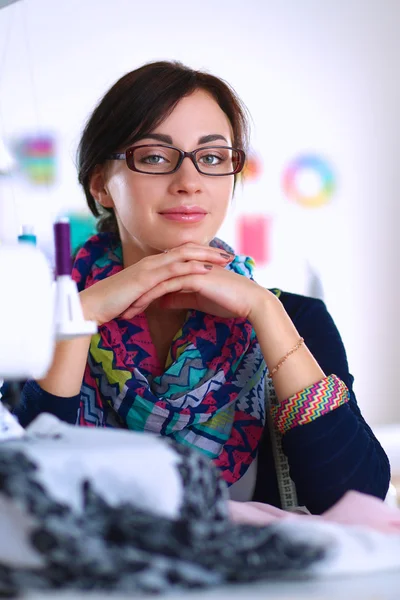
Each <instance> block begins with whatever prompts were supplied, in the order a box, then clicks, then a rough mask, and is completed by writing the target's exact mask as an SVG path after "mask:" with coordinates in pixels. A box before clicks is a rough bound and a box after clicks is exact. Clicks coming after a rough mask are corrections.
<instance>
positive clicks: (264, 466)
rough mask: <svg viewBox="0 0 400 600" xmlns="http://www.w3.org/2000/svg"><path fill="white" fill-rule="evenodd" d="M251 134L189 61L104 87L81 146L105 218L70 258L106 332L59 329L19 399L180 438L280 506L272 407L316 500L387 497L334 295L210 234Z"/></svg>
mask: <svg viewBox="0 0 400 600" xmlns="http://www.w3.org/2000/svg"><path fill="white" fill-rule="evenodd" d="M246 138H247V126H246V116H245V111H244V109H243V107H242V105H241V103H240V101H239V99H238V98H237V97H236V95H235V93H234V92H233V91H232V90H231V88H230V87H229V86H228V85H227V84H226V83H224V82H223V81H221V80H220V79H218V78H216V77H213V76H211V75H209V74H205V73H201V72H197V71H193V70H191V69H189V68H186V67H184V66H183V65H181V64H179V63H170V62H156V63H151V64H148V65H145V66H143V67H141V68H139V69H137V70H135V71H132V72H131V73H128V74H127V75H125V76H124V77H122V78H121V79H120V80H119V81H118V82H117V83H116V84H115V85H114V86H113V87H112V88H111V89H110V90H109V91H108V93H107V94H106V95H105V96H104V98H103V99H102V100H101V101H100V103H99V105H98V106H97V108H96V109H95V110H94V112H93V114H92V115H91V117H90V118H89V120H88V123H87V125H86V128H85V130H84V132H83V136H82V139H81V142H80V147H79V180H80V183H81V184H82V186H83V189H84V191H85V194H86V198H87V202H88V205H89V207H90V209H91V211H92V212H93V214H94V215H95V216H96V217H99V232H100V233H99V235H98V236H94V237H93V238H91V239H90V240H88V242H87V243H86V244H85V246H84V247H83V248H82V249H81V250H80V252H79V253H78V256H77V258H76V261H75V265H74V270H73V277H74V278H75V280H76V281H77V283H78V288H79V290H80V298H81V302H82V307H83V311H84V315H85V317H86V318H87V319H89V320H94V321H96V322H97V323H98V326H99V334H97V335H96V336H93V338H91V339H89V338H81V339H74V340H71V341H63V342H59V343H58V344H57V347H56V351H55V356H54V361H53V364H52V366H51V368H50V370H49V372H48V373H47V375H46V377H45V378H44V379H43V380H41V381H38V382H29V383H27V384H26V386H25V389H24V393H23V399H22V403H21V405H20V407H19V409H18V411H17V414H18V416H19V418H20V421H21V423H22V424H23V425H26V424H28V423H29V422H30V420H32V418H34V416H36V414H38V413H39V412H41V411H48V412H52V413H54V414H56V415H57V416H59V417H60V418H62V419H64V420H66V421H68V422H71V423H77V424H80V425H84V426H85V425H86V426H99V427H104V426H114V427H125V428H126V427H127V428H129V429H132V430H136V431H153V432H155V433H157V434H159V435H166V436H169V437H172V438H174V439H175V440H176V441H177V442H180V443H182V444H184V445H186V446H192V447H196V448H198V449H199V450H200V451H201V452H203V453H204V454H206V455H207V456H209V457H210V459H212V460H213V461H214V463H215V464H216V465H217V466H218V467H219V469H220V471H221V475H222V477H223V478H224V479H225V481H226V482H227V483H228V485H229V486H230V490H231V497H232V498H234V499H240V500H250V499H254V500H258V501H261V502H265V503H269V504H273V505H275V506H281V505H282V501H281V499H280V496H279V490H278V480H277V471H276V467H275V462H276V461H275V460H274V448H273V443H272V442H273V437H271V435H272V436H273V433H271V432H272V428H271V427H267V426H266V422H268V417H269V416H270V415H272V418H273V421H274V428H275V429H276V430H278V431H279V432H280V433H281V434H282V436H283V438H282V444H283V450H284V453H285V454H286V456H287V459H288V462H289V466H290V475H291V478H292V480H293V481H294V482H295V484H296V489H297V494H298V500H299V502H300V504H303V505H305V506H306V507H307V508H308V509H309V510H310V511H311V512H312V513H321V512H323V511H324V510H327V509H328V508H329V507H330V506H332V505H333V504H334V503H335V502H336V501H337V500H338V499H339V498H341V497H342V496H343V495H344V493H345V492H346V491H348V490H358V491H361V492H365V493H369V494H372V495H376V496H378V497H381V498H384V496H385V494H386V492H387V489H388V485H389V478H390V472H389V464H388V460H387V457H386V455H385V453H384V451H383V450H382V448H381V446H380V445H379V443H378V441H377V440H376V438H375V437H374V435H373V433H372V431H371V429H370V428H369V427H368V425H367V424H366V423H365V421H364V420H363V418H362V416H361V414H360V411H359V409H358V407H357V403H356V399H355V396H354V393H353V391H352V377H351V375H350V374H349V372H348V366H347V360H346V355H345V350H344V348H343V345H342V342H341V339H340V336H339V334H338V332H337V329H336V327H335V325H334V323H333V321H332V319H331V317H330V315H329V314H328V312H327V310H326V308H325V306H324V304H323V303H322V302H321V301H318V300H314V299H311V298H306V297H301V296H298V295H294V294H288V293H283V292H282V293H281V292H279V291H276V290H275V291H270V290H267V289H264V288H263V287H261V286H259V285H258V284H257V283H256V282H255V281H254V280H253V279H252V276H251V272H252V266H253V265H252V261H251V259H249V258H248V257H240V256H235V255H234V254H233V251H232V250H231V249H230V248H229V247H228V246H227V245H226V244H225V243H224V242H222V241H220V240H219V239H218V238H216V237H215V236H216V234H217V232H218V230H219V228H220V226H221V224H222V222H223V220H224V217H225V215H226V212H227V210H228V208H229V205H230V201H231V198H232V194H233V191H234V187H235V180H236V176H237V174H238V173H239V172H240V170H241V169H242V168H243V164H244V160H245V154H244V151H245V149H246ZM271 382H273V391H274V395H275V396H274V397H275V398H276V401H275V403H274V404H273V405H272V406H267V410H265V397H266V395H268V390H271V385H270V384H271ZM266 413H267V414H266ZM275 458H276V457H275ZM286 491H288V490H286ZM281 492H282V486H281ZM283 492H284V493H285V489H284V486H283Z"/></svg>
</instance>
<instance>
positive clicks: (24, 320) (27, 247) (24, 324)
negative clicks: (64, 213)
mask: <svg viewBox="0 0 400 600" xmlns="http://www.w3.org/2000/svg"><path fill="white" fill-rule="evenodd" d="M54 239H55V255H56V268H55V278H54V276H53V273H52V270H51V267H50V265H49V264H48V262H47V260H46V258H45V257H44V255H43V254H42V253H41V252H40V250H38V249H37V248H36V247H34V246H32V245H31V244H27V243H23V244H15V245H4V246H0V282H1V283H2V285H1V293H0V388H1V380H11V381H15V380H24V379H40V378H41V377H43V376H44V375H45V374H46V372H47V371H48V369H49V367H50V365H51V360H52V357H53V352H54V345H55V343H56V341H57V340H66V339H71V338H74V337H78V336H81V335H93V334H94V333H96V331H97V326H96V323H94V322H92V321H85V319H84V317H83V313H82V308H81V304H80V301H79V295H78V289H77V286H76V283H75V282H74V281H73V280H72V278H71V245H70V226H69V222H68V219H60V220H59V221H58V222H57V223H55V225H54ZM0 398H1V393H0ZM10 427H11V430H12V431H11V430H10ZM21 429H22V428H20V426H19V425H18V428H17V427H16V423H15V421H14V419H12V418H11V416H10V414H9V413H8V411H7V410H6V409H5V408H4V407H2V406H1V404H0V439H1V438H2V437H3V439H4V437H8V435H14V434H16V435H19V434H22V431H21Z"/></svg>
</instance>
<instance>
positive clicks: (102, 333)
mask: <svg viewBox="0 0 400 600" xmlns="http://www.w3.org/2000/svg"><path fill="white" fill-rule="evenodd" d="M211 246H214V247H217V248H221V249H223V250H227V251H228V252H232V249H231V248H230V247H229V246H228V245H227V244H225V243H224V242H222V241H221V240H219V239H217V238H215V239H214V240H213V241H212V242H211ZM253 266H254V264H253V261H252V259H251V258H249V257H245V256H236V257H235V259H234V260H233V262H231V263H230V264H229V265H228V266H227V267H226V268H227V269H229V270H232V271H234V272H235V273H239V274H241V275H243V276H244V277H249V278H252V270H253ZM122 268H123V265H122V249H121V246H120V244H119V242H118V239H117V238H116V237H115V236H114V235H113V234H109V233H101V234H98V235H95V236H93V237H92V238H90V239H89V240H88V242H87V243H86V244H85V245H84V247H83V248H82V249H81V250H80V251H79V253H78V255H77V258H76V260H75V264H74V269H73V278H74V280H75V281H76V282H77V284H78V289H79V290H82V289H84V288H87V287H89V286H91V285H93V284H94V283H96V282H97V281H100V280H101V279H104V278H106V277H109V276H111V275H114V274H115V273H118V272H119V271H121V270H122ZM265 374H266V365H265V362H264V360H263V357H262V353H261V349H260V346H259V344H258V341H257V338H256V336H255V333H254V330H253V328H252V326H251V324H250V323H249V322H248V321H246V320H245V319H223V318H219V317H214V316H212V315H209V314H205V313H202V312H199V311H195V310H190V311H188V314H187V318H186V321H185V323H184V325H183V326H182V329H181V330H179V331H178V332H177V334H176V335H175V337H174V339H173V341H172V344H171V348H170V352H169V357H168V360H167V363H166V365H165V366H161V365H160V364H159V363H158V359H157V356H156V353H155V348H154V345H153V343H152V340H151V336H150V332H149V327H148V323H147V319H146V316H145V314H144V313H142V314H139V315H137V316H136V317H134V318H132V319H121V318H117V319H114V320H113V321H110V322H109V323H105V324H104V325H102V326H101V327H100V328H99V332H98V333H97V334H96V335H94V336H93V338H92V341H91V345H90V350H89V355H88V362H87V365H86V369H85V374H84V381H83V386H82V391H81V405H80V411H79V417H78V424H79V425H84V426H95V427H96V426H97V427H106V426H114V427H115V426H117V427H127V428H129V429H132V430H134V431H152V432H154V433H156V434H158V435H162V436H169V437H171V438H173V439H174V440H176V441H177V442H179V443H181V444H184V445H186V446H190V447H194V448H197V449H198V450H200V451H201V452H202V453H204V454H205V455H206V456H208V457H209V458H210V459H212V460H214V462H215V464H216V465H217V466H218V467H219V468H220V470H221V472H222V476H223V478H224V479H225V481H226V482H227V483H228V484H229V485H231V484H233V483H235V482H236V481H238V480H239V479H240V478H241V477H242V476H243V475H244V473H245V472H246V470H247V468H248V467H249V465H250V464H251V462H252V461H253V459H254V458H255V456H256V454H257V448H258V444H259V441H260V438H261V435H262V432H263V428H264V424H265Z"/></svg>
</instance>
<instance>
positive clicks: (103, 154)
mask: <svg viewBox="0 0 400 600" xmlns="http://www.w3.org/2000/svg"><path fill="white" fill-rule="evenodd" d="M198 89H201V90H204V91H206V92H208V93H209V94H210V95H211V96H212V97H213V98H214V99H215V100H216V102H217V103H218V105H219V106H220V108H221V109H222V110H223V111H224V113H225V114H226V115H227V117H228V119H229V121H230V123H231V126H232V130H233V145H234V146H235V147H236V148H240V149H242V150H246V149H247V143H248V119H247V111H246V109H245V107H244V105H243V104H242V102H241V101H240V99H239V98H238V96H237V95H236V93H235V92H234V90H233V89H232V88H231V87H230V86H229V85H228V84H227V83H226V82H225V81H223V80H222V79H219V78H218V77H215V76H214V75H210V74H209V73H204V72H201V71H195V70H193V69H190V68H189V67H186V66H185V65H183V64H181V63H180V62H169V61H160V62H153V63H149V64H146V65H144V66H142V67H140V68H139V69H136V70H134V71H131V72H130V73H127V74H126V75H124V76H123V77H121V79H119V80H118V81H117V82H116V83H115V84H114V85H113V86H112V88H111V89H110V90H109V91H108V92H107V93H106V95H105V96H104V97H103V98H102V99H101V100H100V102H99V104H98V105H97V107H96V108H95V110H94V111H93V113H92V115H91V116H90V117H89V119H88V121H87V123H86V126H85V129H84V131H83V134H82V137H81V140H80V143H79V147H78V161H77V162H78V179H79V183H80V184H81V185H82V186H83V189H84V192H85V195H86V200H87V204H88V206H89V208H90V210H91V212H92V213H93V214H94V216H95V217H99V220H98V224H97V229H98V231H113V232H116V233H117V232H118V227H117V221H116V218H115V214H114V210H113V209H112V208H103V207H102V206H100V205H99V204H98V203H96V201H95V199H94V198H93V196H92V194H91V193H90V190H89V185H90V178H91V175H92V173H93V169H94V167H95V166H96V165H99V164H103V163H105V162H106V160H107V157H108V156H109V155H110V154H112V153H113V152H117V151H120V149H121V148H125V147H127V146H129V145H131V144H133V143H134V142H135V141H136V140H138V139H140V138H142V137H143V136H144V135H145V134H146V133H150V132H151V131H153V130H154V129H155V128H156V127H157V126H158V125H159V124H160V123H161V122H162V121H163V120H164V119H165V118H167V117H168V115H169V114H170V113H171V112H172V111H173V109H174V108H175V106H176V104H177V103H178V102H179V100H181V99H182V98H183V97H184V96H188V95H190V94H191V93H193V92H194V91H196V90H198Z"/></svg>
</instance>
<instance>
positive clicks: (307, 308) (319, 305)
mask: <svg viewBox="0 0 400 600" xmlns="http://www.w3.org/2000/svg"><path fill="white" fill-rule="evenodd" d="M269 291H270V292H272V293H273V294H275V296H277V297H278V298H279V300H280V301H281V302H282V304H283V306H284V308H285V310H286V312H287V313H288V315H289V317H290V318H291V319H292V321H293V322H295V321H298V320H299V319H302V318H311V319H312V318H313V317H315V316H316V315H321V314H325V315H326V316H328V317H329V313H328V310H327V308H326V305H325V303H324V302H323V301H322V300H319V299H318V298H311V297H310V296H302V295H301V294H292V293H291V292H285V291H284V290H280V289H277V288H271V289H269Z"/></svg>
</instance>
